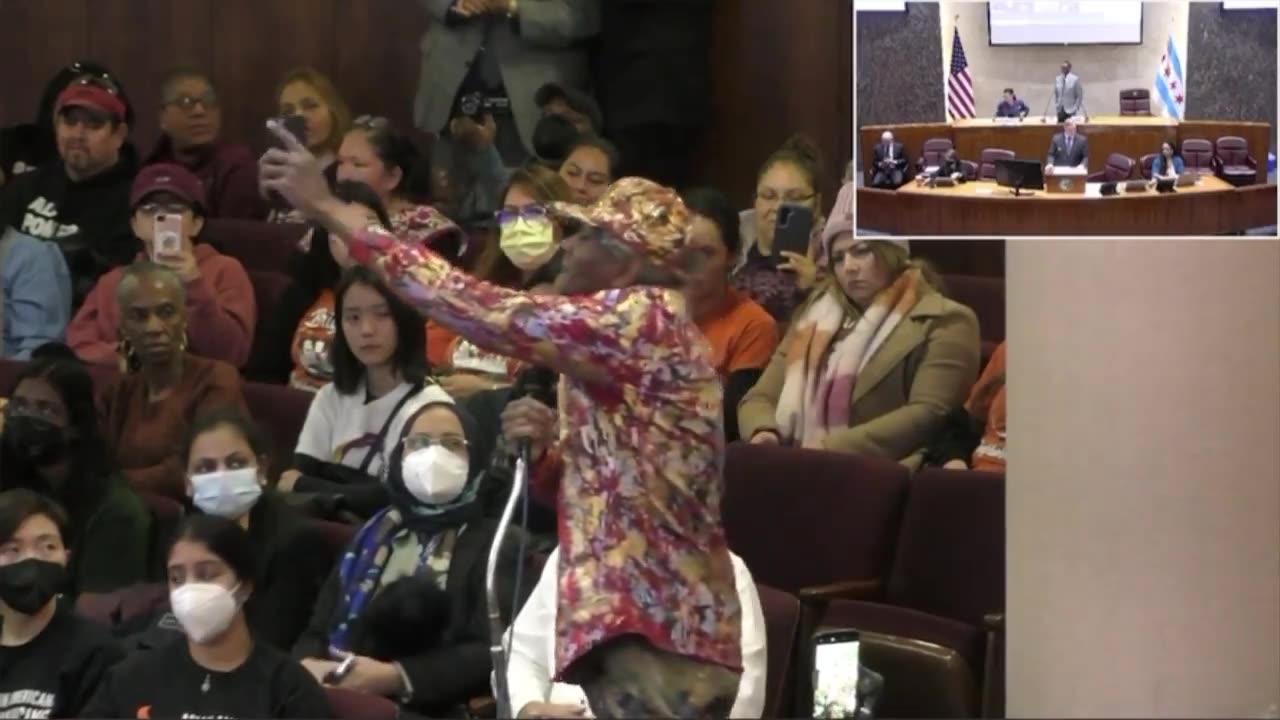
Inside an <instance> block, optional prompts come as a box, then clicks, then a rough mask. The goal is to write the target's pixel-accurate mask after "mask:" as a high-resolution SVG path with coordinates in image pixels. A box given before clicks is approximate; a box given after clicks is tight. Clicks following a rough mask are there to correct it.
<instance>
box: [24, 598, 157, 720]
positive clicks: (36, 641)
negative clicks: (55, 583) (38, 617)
mask: <svg viewBox="0 0 1280 720" xmlns="http://www.w3.org/2000/svg"><path fill="white" fill-rule="evenodd" d="M122 657H124V650H123V649H122V648H121V647H120V645H119V644H118V643H117V642H116V641H115V640H113V639H112V638H111V635H110V633H109V631H108V630H107V629H106V628H105V627H102V626H99V625H98V624H96V623H94V622H93V621H91V620H86V619H84V618H81V617H78V616H77V615H76V614H75V613H74V612H73V611H72V609H71V608H70V606H69V605H67V604H66V603H63V602H62V601H59V602H58V608H57V610H56V611H55V612H54V616H53V619H52V620H50V621H49V624H48V625H46V626H45V628H44V630H42V631H41V632H40V634H39V635H37V636H35V637H34V638H32V639H31V640H30V641H29V642H27V643H26V644H24V645H18V646H14V647H0V718H68V717H80V716H81V712H80V711H81V708H83V707H84V705H85V703H86V702H88V700H89V697H90V696H91V695H92V694H93V691H94V689H95V688H96V687H97V686H98V683H99V681H101V680H102V676H103V675H104V674H105V673H106V672H107V669H108V668H109V667H111V665H113V664H115V663H116V662H118V661H119V660H120V659H121V658H122ZM131 717H132V716H131Z"/></svg>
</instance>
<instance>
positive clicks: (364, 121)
mask: <svg viewBox="0 0 1280 720" xmlns="http://www.w3.org/2000/svg"><path fill="white" fill-rule="evenodd" d="M351 124H352V125H354V126H355V127H358V128H360V129H362V130H381V129H383V128H385V127H387V126H388V125H390V124H391V121H390V120H388V119H386V118H385V117H382V116H381V115H361V116H360V117H358V118H356V119H355V120H353V121H352V122H351Z"/></svg>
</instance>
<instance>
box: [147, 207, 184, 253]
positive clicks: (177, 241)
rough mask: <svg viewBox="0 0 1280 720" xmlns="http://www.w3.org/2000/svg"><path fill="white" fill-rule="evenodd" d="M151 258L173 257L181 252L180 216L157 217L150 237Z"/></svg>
mask: <svg viewBox="0 0 1280 720" xmlns="http://www.w3.org/2000/svg"><path fill="white" fill-rule="evenodd" d="M151 241H152V248H151V258H152V259H153V260H154V259H155V258H156V257H159V256H161V255H166V256H173V255H178V254H180V253H181V252H182V216H181V215H157V216H156V220H155V229H154V231H153V232H152V235H151Z"/></svg>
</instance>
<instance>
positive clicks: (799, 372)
mask: <svg viewBox="0 0 1280 720" xmlns="http://www.w3.org/2000/svg"><path fill="white" fill-rule="evenodd" d="M920 282H921V281H920V271H919V270H916V269H914V268H912V269H909V270H907V271H906V272H904V273H902V274H901V275H899V276H898V279H897V280H895V281H894V282H893V284H892V285H890V286H889V287H887V288H885V289H884V290H882V291H880V294H878V295H876V297H875V300H873V301H872V302H871V305H870V306H869V307H868V308H867V310H866V312H864V313H863V314H862V317H860V318H858V321H857V323H856V324H855V325H854V326H853V330H851V331H850V332H849V334H848V335H845V336H844V338H842V339H841V340H839V341H838V342H836V344H835V347H834V348H831V351H830V356H829V357H828V353H827V350H828V348H829V347H830V346H831V343H832V341H833V340H834V339H835V338H836V336H837V335H839V333H840V330H841V328H842V326H843V325H844V323H845V319H846V317H847V311H846V309H845V305H846V302H845V301H844V298H843V297H841V296H840V293H841V290H840V288H839V287H837V286H835V285H832V286H831V287H829V288H828V289H827V291H826V292H825V293H823V294H822V297H820V298H818V300H816V301H815V302H814V303H813V304H812V305H810V306H809V307H808V308H807V309H806V310H805V312H804V316H803V317H801V318H800V321H799V322H798V323H796V327H795V329H794V330H793V331H792V333H791V342H790V345H789V346H788V348H787V371H786V375H785V376H784V379H783V383H782V393H781V395H780V396H779V398H778V409H777V411H776V414H775V419H776V420H777V423H778V433H779V434H780V435H781V437H782V439H783V441H784V442H791V443H795V444H799V445H801V446H803V447H806V448H822V447H823V440H824V439H825V438H826V436H827V434H828V433H829V432H831V431H832V430H839V429H841V428H845V427H848V426H849V405H850V400H851V398H852V397H853V389H854V387H855V386H856V385H857V382H858V375H859V374H861V372H862V369H863V368H864V367H866V365H867V362H868V361H869V360H870V359H871V358H872V356H874V355H875V353H876V350H878V349H880V346H881V345H883V344H884V341H885V338H887V337H889V335H890V334H891V333H892V332H893V330H894V328H896V327H898V323H900V322H902V318H904V317H906V315H907V313H908V312H910V311H911V308H913V307H915V304H916V301H917V300H919V291H920Z"/></svg>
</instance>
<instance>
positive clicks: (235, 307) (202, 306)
mask: <svg viewBox="0 0 1280 720" xmlns="http://www.w3.org/2000/svg"><path fill="white" fill-rule="evenodd" d="M195 255H196V265H197V266H198V267H199V268H200V277H198V278H196V279H195V280H194V281H192V282H189V283H187V343H188V345H187V351H188V352H190V353H192V354H195V355H202V356H204V357H208V358H213V359H214V360H221V361H223V362H225V363H229V364H231V365H234V366H235V367H241V366H243V365H244V364H245V362H247V361H248V360H249V350H250V348H251V347H252V345H253V329H254V326H255V325H256V324H257V322H258V309H257V305H256V304H255V302H254V299H253V284H252V283H250V282H249V275H248V273H246V272H245V271H244V267H243V266H242V265H241V264H240V261H239V260H236V259H235V258H233V257H229V256H227V255H223V254H222V253H220V252H218V251H217V250H214V249H213V247H212V246H210V245H207V244H199V245H196V246H195ZM138 259H139V260H144V259H146V256H145V255H144V254H142V253H139V254H138ZM123 273H124V268H115V269H114V270H112V271H110V272H108V273H107V274H106V275H103V276H102V277H101V278H100V279H99V280H98V284H97V285H94V286H93V290H92V291H90V292H89V296H88V297H87V298H85V301H84V305H82V306H81V307H80V312H78V313H76V316H75V317H74V318H73V319H72V320H71V324H70V325H68V326H67V344H68V345H70V346H71V349H72V350H75V351H76V355H79V356H80V359H81V360H84V361H85V362H87V363H90V364H93V365H111V366H115V365H117V364H118V362H119V360H118V355H117V354H116V345H117V343H118V342H119V338H120V334H119V315H118V314H117V309H116V288H117V287H118V286H119V285H120V276H121V275H122V274H123Z"/></svg>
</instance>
